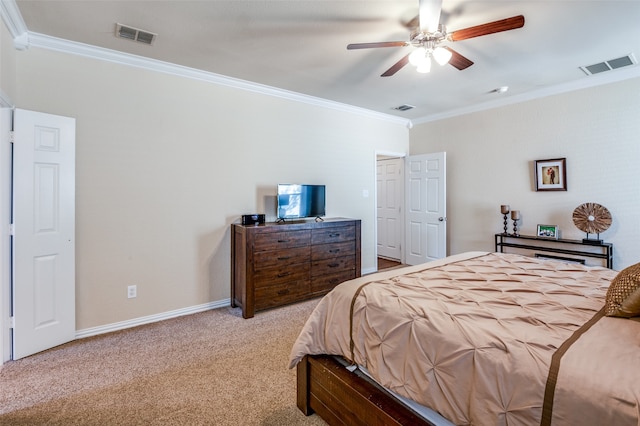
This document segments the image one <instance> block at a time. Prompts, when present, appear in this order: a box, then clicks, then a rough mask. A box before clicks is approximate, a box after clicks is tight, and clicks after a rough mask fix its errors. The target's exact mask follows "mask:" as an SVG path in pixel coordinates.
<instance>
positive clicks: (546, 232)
mask: <svg viewBox="0 0 640 426" xmlns="http://www.w3.org/2000/svg"><path fill="white" fill-rule="evenodd" d="M536 235H537V236H538V237H543V238H558V225H538V231H537V232H536Z"/></svg>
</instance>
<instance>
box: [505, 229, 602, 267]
mask: <svg viewBox="0 0 640 426" xmlns="http://www.w3.org/2000/svg"><path fill="white" fill-rule="evenodd" d="M505 247H512V248H518V249H524V250H535V251H541V252H545V253H559V254H567V255H572V256H581V257H591V258H597V259H602V260H604V261H605V262H606V264H607V268H609V269H612V268H613V244H611V243H602V244H589V243H585V242H583V241H582V240H568V239H562V238H543V237H535V236H532V235H512V234H495V251H499V252H500V253H503V252H504V248H505ZM548 257H550V258H554V257H555V258H558V259H563V260H570V261H580V260H582V261H584V259H576V258H563V257H559V256H557V257H556V256H551V255H549V256H548Z"/></svg>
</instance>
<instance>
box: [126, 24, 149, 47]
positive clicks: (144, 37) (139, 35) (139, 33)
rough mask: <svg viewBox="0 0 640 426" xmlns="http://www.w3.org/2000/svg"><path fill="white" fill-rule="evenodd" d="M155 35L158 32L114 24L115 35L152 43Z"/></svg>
mask: <svg viewBox="0 0 640 426" xmlns="http://www.w3.org/2000/svg"><path fill="white" fill-rule="evenodd" d="M157 36H158V34H154V33H150V32H149V31H145V30H141V29H139V28H133V27H128V26H126V25H122V24H116V37H120V38H124V39H127V40H132V41H139V42H140V43H143V44H148V45H152V44H153V42H154V41H155V40H156V37H157Z"/></svg>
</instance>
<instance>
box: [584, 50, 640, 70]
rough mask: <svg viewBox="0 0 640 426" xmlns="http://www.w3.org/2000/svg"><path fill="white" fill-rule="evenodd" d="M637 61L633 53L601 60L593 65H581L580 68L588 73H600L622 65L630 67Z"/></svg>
mask: <svg viewBox="0 0 640 426" xmlns="http://www.w3.org/2000/svg"><path fill="white" fill-rule="evenodd" d="M635 63H636V58H635V57H634V56H633V54H629V55H627V56H622V57H620V58H616V59H609V60H608V61H604V62H599V63H597V64H593V65H587V66H584V67H580V69H581V70H582V71H583V72H584V73H585V74H587V75H593V74H599V73H601V72H605V71H611V70H615V69H618V68H622V67H628V66H629V65H633V64H635Z"/></svg>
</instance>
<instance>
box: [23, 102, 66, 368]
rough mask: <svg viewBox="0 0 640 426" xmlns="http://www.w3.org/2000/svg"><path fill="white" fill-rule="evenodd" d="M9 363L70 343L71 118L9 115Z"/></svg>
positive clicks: (26, 113)
mask: <svg viewBox="0 0 640 426" xmlns="http://www.w3.org/2000/svg"><path fill="white" fill-rule="evenodd" d="M13 225H14V235H13V238H12V240H13V243H12V253H13V277H12V282H13V316H14V329H13V359H19V358H22V357H25V356H27V355H30V354H33V353H36V352H39V351H42V350H45V349H48V348H51V347H53V346H57V345H60V344H62V343H65V342H68V341H70V340H73V339H74V338H75V119H73V118H68V117H61V116H56V115H51V114H43V113H38V112H33V111H26V110H21V109H16V110H15V112H14V147H13Z"/></svg>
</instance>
